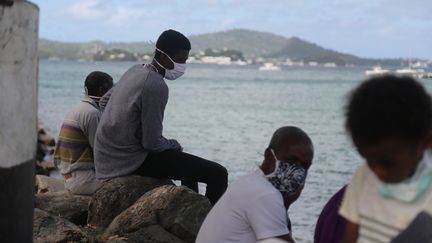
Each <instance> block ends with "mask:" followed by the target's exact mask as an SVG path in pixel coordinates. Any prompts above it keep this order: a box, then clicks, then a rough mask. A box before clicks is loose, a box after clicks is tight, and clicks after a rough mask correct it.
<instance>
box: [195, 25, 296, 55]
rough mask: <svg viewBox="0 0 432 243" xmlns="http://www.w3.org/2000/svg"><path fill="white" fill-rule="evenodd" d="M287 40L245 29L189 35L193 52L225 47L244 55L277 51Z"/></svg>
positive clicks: (266, 53) (267, 53)
mask: <svg viewBox="0 0 432 243" xmlns="http://www.w3.org/2000/svg"><path fill="white" fill-rule="evenodd" d="M287 40H288V39H287V38H285V37H283V36H279V35H275V34H271V33H266V32H258V31H252V30H245V29H233V30H228V31H220V32H215V33H209V34H202V35H192V36H190V41H191V44H192V49H193V51H194V52H198V51H204V50H205V49H207V48H214V49H224V48H227V49H232V50H239V51H241V52H243V55H244V56H245V57H258V56H267V55H269V54H270V53H274V52H277V51H279V50H280V49H281V48H282V47H283V46H284V44H285V43H286V42H287Z"/></svg>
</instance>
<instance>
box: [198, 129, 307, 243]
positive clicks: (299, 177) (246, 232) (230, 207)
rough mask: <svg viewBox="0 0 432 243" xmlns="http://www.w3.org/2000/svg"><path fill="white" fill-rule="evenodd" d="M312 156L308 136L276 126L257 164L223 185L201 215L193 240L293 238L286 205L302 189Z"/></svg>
mask: <svg viewBox="0 0 432 243" xmlns="http://www.w3.org/2000/svg"><path fill="white" fill-rule="evenodd" d="M312 159H313V145H312V141H311V139H310V138H309V136H308V135H307V134H306V133H305V132H304V131H302V130H301V129H300V128H297V127H282V128H279V129H278V130H276V132H275V133H274V134H273V137H272V139H271V141H270V144H269V146H268V148H267V149H266V150H265V152H264V161H263V162H262V164H261V167H260V168H258V169H257V170H256V171H255V172H252V173H250V174H248V175H246V176H243V177H241V178H239V179H238V180H237V181H236V182H234V183H233V184H232V185H231V186H229V187H228V189H227V191H226V192H225V194H224V195H223V196H222V197H221V199H220V200H219V201H218V202H217V203H216V205H215V206H214V207H213V208H212V210H211V211H210V212H209V214H208V215H207V217H206V219H205V220H204V222H203V224H202V226H201V229H200V231H199V233H198V236H197V240H196V242H197V243H216V242H257V241H259V240H260V241H261V240H267V239H269V238H279V239H281V240H284V241H288V242H294V240H293V238H292V235H291V229H290V228H291V227H290V226H289V225H290V222H289V218H288V214H287V210H288V208H289V206H290V205H291V204H292V203H293V202H294V201H296V200H297V198H298V197H299V196H300V193H301V192H302V190H303V187H304V183H305V180H306V175H307V171H308V169H309V167H310V166H311V164H312ZM271 241H273V242H274V241H275V240H271ZM276 241H277V240H276Z"/></svg>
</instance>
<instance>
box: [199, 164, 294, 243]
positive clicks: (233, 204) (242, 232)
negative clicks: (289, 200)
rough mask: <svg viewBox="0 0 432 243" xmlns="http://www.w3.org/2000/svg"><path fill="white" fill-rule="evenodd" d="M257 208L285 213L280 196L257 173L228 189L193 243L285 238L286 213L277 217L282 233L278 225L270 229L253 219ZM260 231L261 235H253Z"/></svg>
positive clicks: (240, 180)
mask: <svg viewBox="0 0 432 243" xmlns="http://www.w3.org/2000/svg"><path fill="white" fill-rule="evenodd" d="M245 200H247V202H245ZM261 204H266V206H268V207H269V208H272V209H273V210H277V209H278V208H279V209H282V212H284V211H285V208H284V205H283V198H282V195H281V193H280V192H279V191H278V190H276V188H275V187H274V186H273V185H272V184H271V183H270V182H269V181H268V180H267V179H266V178H265V177H264V174H263V172H262V171H261V170H257V171H255V172H254V173H252V174H248V175H245V176H243V177H241V178H239V179H238V180H237V181H236V182H234V183H233V184H232V185H230V186H229V187H228V189H227V191H226V192H225V193H224V195H223V196H222V197H221V198H220V199H219V201H218V203H216V205H215V206H214V207H213V208H212V210H211V211H210V213H209V214H208V215H207V217H206V219H205V221H204V223H203V226H202V227H203V228H202V230H200V233H199V234H198V237H197V240H196V242H197V243H201V242H202V243H204V242H227V243H228V242H244V243H247V242H257V238H258V239H265V238H268V237H272V236H277V235H284V234H286V233H287V228H286V217H287V215H286V213H284V214H282V215H279V220H280V222H281V224H283V225H285V228H283V229H282V230H281V228H280V227H278V225H276V226H273V228H274V229H272V227H271V226H272V223H271V222H265V220H266V218H254V216H255V215H256V217H258V216H259V212H257V211H258V210H260V209H261V208H262V206H263V205H261ZM251 222H252V223H253V222H256V223H257V224H262V225H266V224H270V227H266V228H264V227H259V226H255V225H252V224H251ZM221 226H223V227H221ZM260 229H265V231H264V230H263V231H262V232H257V230H260Z"/></svg>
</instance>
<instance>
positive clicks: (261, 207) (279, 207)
mask: <svg viewBox="0 0 432 243" xmlns="http://www.w3.org/2000/svg"><path fill="white" fill-rule="evenodd" d="M247 207H248V209H247V210H246V216H247V218H248V221H249V224H250V226H251V228H252V229H253V231H254V233H255V235H256V238H257V239H258V240H264V239H268V238H280V239H283V240H287V241H288V242H294V240H293V239H292V237H291V233H290V231H289V229H288V221H287V218H288V217H287V212H286V209H285V206H284V203H283V199H282V196H281V195H280V193H279V192H277V191H275V192H270V193H268V194H264V195H260V196H258V197H257V198H255V199H253V200H250V201H249V202H248V205H247Z"/></svg>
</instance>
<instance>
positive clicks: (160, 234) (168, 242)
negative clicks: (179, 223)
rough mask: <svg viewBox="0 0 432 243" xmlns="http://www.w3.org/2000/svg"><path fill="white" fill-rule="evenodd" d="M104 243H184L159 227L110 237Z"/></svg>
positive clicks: (153, 226)
mask: <svg viewBox="0 0 432 243" xmlns="http://www.w3.org/2000/svg"><path fill="white" fill-rule="evenodd" d="M103 241H104V242H105V243H185V242H184V241H182V240H180V239H179V238H177V237H176V236H174V235H172V234H171V233H169V232H168V231H166V230H165V229H163V228H162V227H160V226H159V225H152V226H149V227H145V228H141V229H139V230H137V231H135V232H133V233H130V234H126V235H124V236H118V235H115V236H110V237H108V239H106V240H103Z"/></svg>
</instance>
